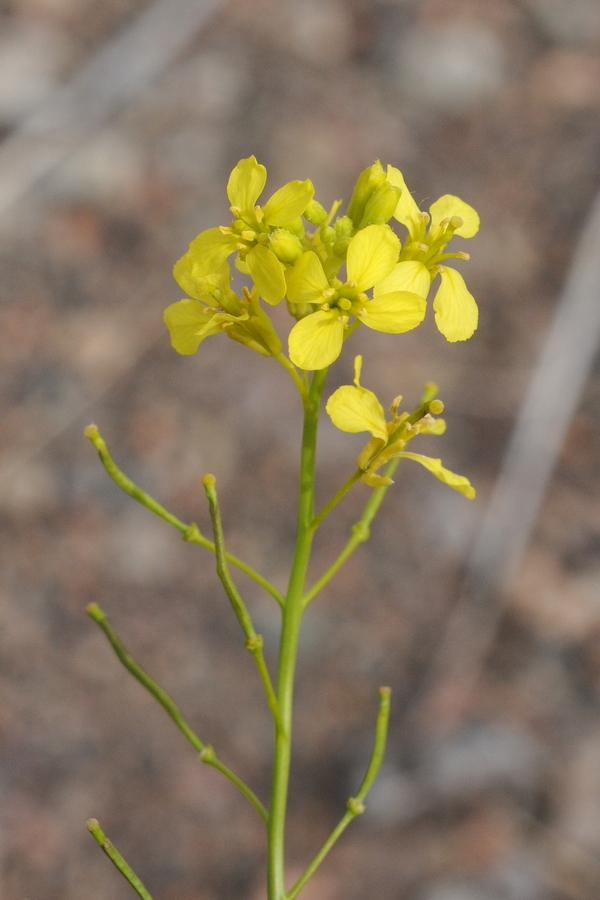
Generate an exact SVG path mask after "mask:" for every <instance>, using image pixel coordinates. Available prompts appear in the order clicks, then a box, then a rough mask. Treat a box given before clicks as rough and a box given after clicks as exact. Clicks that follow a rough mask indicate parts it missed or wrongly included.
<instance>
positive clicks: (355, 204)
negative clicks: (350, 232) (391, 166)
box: [347, 160, 386, 226]
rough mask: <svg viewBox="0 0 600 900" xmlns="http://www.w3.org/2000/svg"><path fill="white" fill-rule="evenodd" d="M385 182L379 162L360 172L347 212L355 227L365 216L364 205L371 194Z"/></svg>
mask: <svg viewBox="0 0 600 900" xmlns="http://www.w3.org/2000/svg"><path fill="white" fill-rule="evenodd" d="M385 182H386V174H385V169H384V168H383V166H382V165H381V163H380V162H379V160H377V162H375V163H373V165H372V166H369V168H368V169H365V170H364V172H361V173H360V175H359V176H358V178H357V179H356V184H355V185H354V190H353V191H352V197H351V198H350V203H349V204H348V210H347V214H348V216H350V218H351V219H352V221H353V222H354V224H355V225H356V226H358V224H359V222H360V221H361V220H362V218H363V216H364V214H365V208H366V205H367V203H368V202H369V200H370V199H371V197H372V195H373V193H374V192H375V191H376V190H377V188H378V187H380V185H382V184H385Z"/></svg>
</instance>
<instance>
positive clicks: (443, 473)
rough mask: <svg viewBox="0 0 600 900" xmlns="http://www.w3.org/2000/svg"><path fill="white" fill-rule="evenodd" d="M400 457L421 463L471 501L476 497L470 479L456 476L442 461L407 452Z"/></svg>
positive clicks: (404, 451) (399, 454) (400, 454)
mask: <svg viewBox="0 0 600 900" xmlns="http://www.w3.org/2000/svg"><path fill="white" fill-rule="evenodd" d="M398 456H402V457H405V458H406V459H414V461H415V462H418V463H421V465H422V466H425V468H426V469H429V471H430V472H431V473H432V475H435V477H436V478H439V479H440V481H443V482H444V484H447V485H448V486H449V487H451V488H454V490H455V491H460V493H461V494H464V495H465V497H468V499H469V500H472V499H473V497H474V496H475V488H474V487H473V485H472V484H471V482H470V481H469V479H468V478H465V476H464V475H455V474H454V472H451V471H450V469H445V468H444V467H443V465H442V461H441V459H433V458H432V457H431V456H423V455H422V454H421V453H409V452H408V451H407V450H403V451H402V452H401V453H398Z"/></svg>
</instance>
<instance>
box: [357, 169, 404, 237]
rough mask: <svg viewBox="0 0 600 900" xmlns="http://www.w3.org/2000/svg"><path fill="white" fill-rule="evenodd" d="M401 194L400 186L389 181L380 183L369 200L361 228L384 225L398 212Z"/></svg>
mask: <svg viewBox="0 0 600 900" xmlns="http://www.w3.org/2000/svg"><path fill="white" fill-rule="evenodd" d="M401 194H402V191H401V190H400V188H399V187H395V186H394V185H393V184H390V183H389V181H386V182H384V184H380V185H379V187H378V188H376V190H375V191H374V192H373V193H372V194H371V196H370V198H369V200H368V201H367V204H366V206H365V212H364V215H363V217H362V219H361V221H360V225H359V228H366V227H367V225H384V224H385V223H386V222H388V221H389V220H390V219H391V218H392V216H393V215H394V213H395V212H396V207H397V206H398V200H399V199H400V195H401Z"/></svg>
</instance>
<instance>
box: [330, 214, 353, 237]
mask: <svg viewBox="0 0 600 900" xmlns="http://www.w3.org/2000/svg"><path fill="white" fill-rule="evenodd" d="M353 231H354V225H353V222H352V219H350V218H349V217H348V216H340V218H339V219H336V220H335V236H336V238H338V239H339V238H345V237H351V236H352V232H353Z"/></svg>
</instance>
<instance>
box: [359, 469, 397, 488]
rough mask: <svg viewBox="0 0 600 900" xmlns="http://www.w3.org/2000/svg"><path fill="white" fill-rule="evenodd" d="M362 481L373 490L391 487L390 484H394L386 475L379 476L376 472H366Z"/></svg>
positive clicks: (362, 476)
mask: <svg viewBox="0 0 600 900" xmlns="http://www.w3.org/2000/svg"><path fill="white" fill-rule="evenodd" d="M360 480H361V481H362V483H363V484H368V485H369V487H372V488H380V487H389V486H390V484H393V483H394V482H393V481H392V479H391V478H387V477H386V476H385V475H377V474H376V473H375V472H365V474H364V475H361V478H360Z"/></svg>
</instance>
